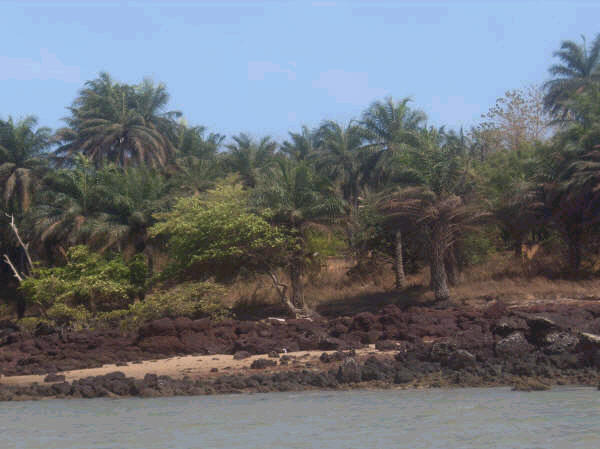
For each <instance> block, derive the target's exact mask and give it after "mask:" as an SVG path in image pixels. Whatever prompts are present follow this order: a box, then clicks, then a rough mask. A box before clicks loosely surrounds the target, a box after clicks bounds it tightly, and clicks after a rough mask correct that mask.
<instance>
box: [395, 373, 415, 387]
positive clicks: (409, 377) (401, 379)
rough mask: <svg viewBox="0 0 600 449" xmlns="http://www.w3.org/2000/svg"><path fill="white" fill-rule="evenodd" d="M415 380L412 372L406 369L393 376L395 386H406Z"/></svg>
mask: <svg viewBox="0 0 600 449" xmlns="http://www.w3.org/2000/svg"><path fill="white" fill-rule="evenodd" d="M414 378H415V375H414V373H413V372H412V371H410V370H408V369H400V370H398V371H397V372H396V375H395V376H394V383H395V384H406V383H409V382H412V381H413V380H414Z"/></svg>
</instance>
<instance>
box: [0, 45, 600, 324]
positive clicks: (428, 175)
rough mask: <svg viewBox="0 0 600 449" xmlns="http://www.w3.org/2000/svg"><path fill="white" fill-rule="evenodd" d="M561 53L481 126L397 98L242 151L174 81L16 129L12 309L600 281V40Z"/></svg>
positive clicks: (439, 294) (0, 133)
mask: <svg viewBox="0 0 600 449" xmlns="http://www.w3.org/2000/svg"><path fill="white" fill-rule="evenodd" d="M554 56H555V58H556V61H557V63H556V64H554V65H552V66H551V67H550V70H549V71H550V76H551V78H550V80H549V81H548V82H546V83H545V84H544V85H543V86H540V87H531V88H527V89H515V90H511V91H508V92H507V93H506V94H505V96H503V97H502V98H500V99H498V101H497V102H496V104H495V105H494V106H493V107H492V108H491V109H490V110H489V112H488V113H487V114H485V115H484V116H483V117H482V120H481V122H480V123H479V124H478V125H477V126H474V127H473V128H471V129H469V130H464V129H460V130H451V129H448V128H446V127H436V126H432V125H431V124H429V123H428V122H427V117H426V116H425V114H424V113H423V112H421V111H420V110H419V109H418V107H416V106H415V105H414V103H413V102H412V101H411V100H410V99H408V98H402V99H393V98H386V99H383V100H380V101H376V102H374V103H373V104H372V105H371V106H369V107H368V108H367V109H366V110H365V111H364V112H363V113H362V114H361V116H360V117H357V118H356V120H353V121H352V122H350V123H347V124H341V123H336V122H333V121H323V122H322V124H321V125H320V126H318V127H317V128H316V129H309V128H307V127H303V128H302V129H301V130H299V131H293V132H290V133H289V138H288V139H287V140H285V141H284V142H281V143H280V142H276V141H274V140H273V139H271V138H270V137H268V136H264V137H255V136H251V135H248V134H244V133H241V134H239V135H236V136H231V138H230V139H227V138H226V136H223V135H220V134H216V133H211V132H209V131H208V130H206V129H205V128H204V127H202V126H190V125H189V124H188V123H187V122H186V121H185V120H184V119H183V114H182V113H181V112H179V111H169V110H167V105H168V103H169V94H168V91H167V88H166V86H165V85H164V84H161V83H158V84H157V83H155V82H153V81H151V80H149V79H145V80H143V81H142V82H141V83H139V84H137V85H129V84H124V83H121V82H118V81H116V80H115V79H113V78H112V77H111V76H110V75H109V74H107V73H101V74H100V75H99V77H98V78H97V79H94V80H91V81H88V82H86V83H85V85H84V87H83V88H82V89H81V91H80V92H79V95H78V97H77V98H76V99H75V100H74V101H73V103H72V104H71V106H70V107H69V108H68V110H69V116H68V117H67V118H66V119H65V125H66V126H65V127H64V128H61V129H59V130H56V131H52V130H50V129H48V128H45V127H41V126H39V125H38V123H37V120H36V119H35V117H34V116H29V117H25V118H23V119H15V118H12V117H10V116H9V117H7V118H3V119H2V120H0V191H1V193H2V197H1V201H2V205H1V210H2V212H3V213H2V216H0V247H1V248H0V252H1V254H2V255H3V262H2V264H1V266H0V277H1V279H2V281H1V282H0V284H1V285H2V288H1V289H0V300H1V301H2V303H3V304H4V306H3V307H2V308H1V309H0V311H1V312H2V314H4V315H6V317H16V318H18V319H20V320H21V323H22V324H23V325H28V326H35V325H37V324H38V323H40V322H46V323H48V324H51V325H53V326H56V327H60V328H84V327H97V326H109V327H118V326H121V327H135V326H139V325H140V324H142V323H143V322H144V321H147V320H151V319H156V318H160V317H177V316H187V317H192V318H196V317H202V316H209V317H211V318H213V319H223V318H226V317H228V316H232V314H235V309H236V307H238V308H240V307H241V306H243V304H244V302H246V304H247V305H248V304H249V303H260V301H261V298H260V296H261V295H263V296H265V297H274V298H275V301H277V302H278V303H279V304H281V305H282V306H283V307H285V310H287V312H288V313H290V314H292V315H295V316H310V315H312V314H314V313H316V312H315V308H314V307H313V306H314V304H315V301H317V299H318V298H316V297H317V296H319V295H324V296H327V294H328V293H327V289H329V290H334V293H335V294H336V295H337V296H336V297H339V295H340V294H341V293H340V292H343V294H348V292H351V291H354V292H359V293H360V292H365V291H367V292H369V294H370V295H373V294H376V293H377V292H387V293H389V294H392V295H396V296H397V297H398V298H401V297H411V296H414V292H415V288H416V284H423V285H425V286H427V287H428V288H429V289H430V290H431V293H430V295H431V300H432V301H434V302H436V303H444V302H446V301H448V300H450V299H455V300H456V299H461V297H462V295H465V294H466V293H464V292H465V291H466V290H467V289H468V288H469V287H468V285H469V283H471V288H472V289H473V290H474V289H477V288H478V287H474V285H476V284H477V282H480V283H481V282H488V283H489V284H490V285H491V284H493V283H494V282H498V281H499V278H498V277H494V276H493V274H498V275H499V276H500V274H501V276H504V277H506V278H509V279H511V281H510V282H513V283H518V282H519V280H523V282H524V283H525V284H526V283H528V282H530V280H531V279H533V278H536V279H549V280H553V282H559V283H560V282H570V280H576V281H579V282H582V284H581V285H583V284H584V283H585V282H594V280H595V278H597V276H598V274H599V273H600V35H598V37H596V38H595V39H594V40H593V41H592V42H591V44H589V45H588V44H587V43H586V42H585V41H584V42H583V43H582V44H579V43H576V42H573V41H565V42H563V44H562V46H561V47H560V49H559V50H558V51H556V52H555V54H554ZM499 263H502V264H503V265H502V267H501V268H498V267H496V268H495V269H491V268H490V266H491V265H494V264H499ZM332 267H333V268H332ZM332 270H333V271H336V270H337V271H336V273H338V274H335V275H331V271H332ZM423 273H429V274H423ZM482 273H483V274H482ZM388 274H389V276H391V277H393V282H391V283H390V282H387V276H388ZM328 276H329V277H330V278H332V279H334V280H333V281H331V280H329V281H328V279H327V278H328ZM477 276H479V278H478V277H477ZM382 279H386V280H384V281H382ZM515 279H516V280H515ZM528 279H529V281H528ZM417 280H418V281H417ZM530 283H531V284H532V285H533V284H535V282H530ZM382 284H383V285H382ZM477 285H478V284H477ZM532 288H533V287H532ZM417 290H418V288H417ZM418 291H419V292H422V290H418ZM249 292H253V293H249ZM265 292H268V293H265ZM461 292H462V293H461ZM480 294H481V295H485V294H486V293H485V292H483V293H482V292H481V291H480ZM334 296H335V295H334ZM231 298H234V300H233V301H231ZM262 299H264V298H262Z"/></svg>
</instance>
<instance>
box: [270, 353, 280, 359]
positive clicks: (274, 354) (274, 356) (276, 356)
mask: <svg viewBox="0 0 600 449" xmlns="http://www.w3.org/2000/svg"><path fill="white" fill-rule="evenodd" d="M269 357H271V358H272V359H278V358H279V353H278V352H277V351H271V352H269Z"/></svg>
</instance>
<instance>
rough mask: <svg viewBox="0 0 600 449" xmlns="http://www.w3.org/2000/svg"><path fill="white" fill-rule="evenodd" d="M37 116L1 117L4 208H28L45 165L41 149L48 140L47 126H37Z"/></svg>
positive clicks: (19, 210) (0, 174)
mask: <svg viewBox="0 0 600 449" xmlns="http://www.w3.org/2000/svg"><path fill="white" fill-rule="evenodd" d="M36 126H37V119H36V118H35V117H33V116H28V117H25V118H24V119H22V120H19V121H17V122H15V121H14V120H13V119H12V117H9V118H8V120H7V121H0V185H1V187H2V190H3V192H2V193H3V203H4V208H5V209H7V210H9V211H10V212H13V213H17V214H20V213H23V212H27V210H28V209H29V207H30V206H31V198H32V194H33V191H34V188H35V185H36V184H37V181H36V180H37V179H39V176H40V175H41V174H42V169H43V168H44V167H45V166H46V161H45V158H44V150H45V149H46V148H48V146H49V144H50V129H49V128H37V129H36Z"/></svg>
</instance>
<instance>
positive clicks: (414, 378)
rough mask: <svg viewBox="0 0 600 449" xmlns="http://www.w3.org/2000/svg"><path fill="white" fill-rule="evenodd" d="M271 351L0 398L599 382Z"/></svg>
mask: <svg viewBox="0 0 600 449" xmlns="http://www.w3.org/2000/svg"><path fill="white" fill-rule="evenodd" d="M277 355H278V357H275V354H271V357H268V356H267V355H264V354H262V355H254V356H248V357H246V358H244V359H242V360H235V359H234V358H233V356H231V355H227V354H221V355H210V356H186V357H173V358H168V359H161V360H153V361H145V362H142V363H134V364H127V365H126V366H116V365H106V366H103V367H100V368H91V369H84V370H73V371H68V372H64V373H55V374H54V373H53V374H50V375H49V376H44V375H26V376H12V377H2V378H0V401H23V400H47V399H71V398H73V399H76V398H89V399H91V398H102V397H104V398H114V399H116V398H130V397H142V398H151V397H169V396H204V395H215V394H256V393H268V392H292V391H293V392H303V391H349V390H365V389H366V390H390V389H393V390H423V389H437V388H495V387H512V389H513V390H518V391H543V390H549V389H551V388H552V387H554V386H587V387H598V386H599V383H600V371H598V370H596V369H586V370H564V371H559V372H555V373H554V374H553V376H551V377H550V376H538V375H519V374H514V373H513V372H511V370H510V369H503V368H508V367H501V370H500V372H499V373H498V375H497V376H490V375H487V374H486V372H485V369H482V368H481V367H477V366H476V365H470V366H463V367H457V368H456V369H450V368H447V367H446V368H443V369H440V370H439V371H432V372H427V371H428V370H427V367H426V366H414V365H413V366H411V367H409V366H407V365H406V364H405V363H403V362H404V360H403V356H404V355H403V354H402V353H398V352H393V351H378V350H376V349H375V348H374V346H373V345H372V346H371V347H368V348H363V349H361V350H358V351H348V352H341V351H326V352H320V351H300V352H295V353H289V354H277ZM261 364H262V365H261ZM264 365H267V366H264ZM217 366H220V367H221V369H220V368H217ZM599 388H600V387H599Z"/></svg>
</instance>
